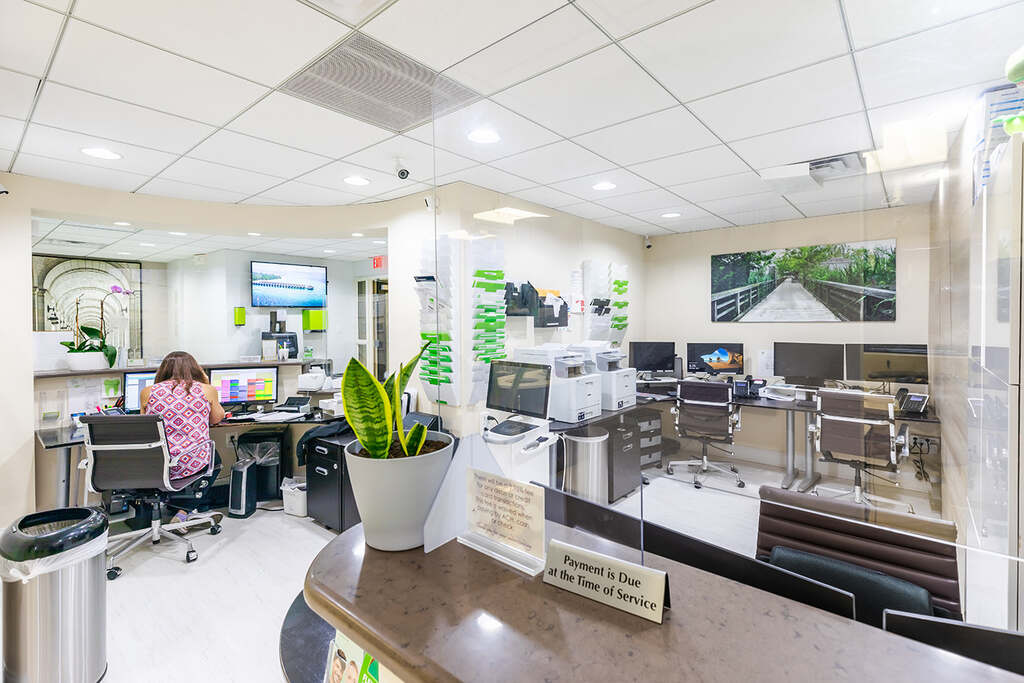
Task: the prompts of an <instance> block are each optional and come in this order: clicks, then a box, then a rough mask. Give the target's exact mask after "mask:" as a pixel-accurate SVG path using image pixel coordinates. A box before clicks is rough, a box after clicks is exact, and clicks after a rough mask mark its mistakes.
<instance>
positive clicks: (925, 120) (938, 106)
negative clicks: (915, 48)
mask: <svg viewBox="0 0 1024 683" xmlns="http://www.w3.org/2000/svg"><path fill="white" fill-rule="evenodd" d="M1004 84H1005V85H1008V84H1007V83H1006V81H1005V80H1004V79H999V80H994V81H985V82H984V83H979V84H977V85H969V86H967V87H966V88H956V89H955V90H950V91H948V92H943V93H938V94H936V95H927V96H925V97H918V98H915V99H912V100H908V101H906V102H900V103H898V104H890V105H887V106H884V107H878V108H876V109H869V110H868V120H869V121H870V122H871V131H872V132H873V133H874V135H875V141H876V142H877V144H879V145H883V144H884V143H885V128H886V126H889V125H892V124H895V123H902V122H906V121H916V122H918V123H919V124H920V125H921V127H927V126H932V125H935V126H940V127H941V128H942V129H943V130H946V131H958V130H960V127H961V126H962V125H963V123H964V121H965V120H966V119H967V112H968V111H969V110H970V107H971V105H972V104H973V103H974V101H975V100H976V99H977V98H978V97H979V96H980V95H981V94H982V93H983V92H984V91H985V90H987V89H989V88H993V87H996V86H998V85H1004Z"/></svg>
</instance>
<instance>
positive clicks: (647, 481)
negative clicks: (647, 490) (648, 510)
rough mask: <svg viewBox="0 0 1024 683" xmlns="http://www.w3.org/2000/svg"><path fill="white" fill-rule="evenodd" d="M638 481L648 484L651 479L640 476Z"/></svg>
mask: <svg viewBox="0 0 1024 683" xmlns="http://www.w3.org/2000/svg"><path fill="white" fill-rule="evenodd" d="M640 483H641V484H643V485H644V486H650V484H651V480H650V479H648V478H647V477H640Z"/></svg>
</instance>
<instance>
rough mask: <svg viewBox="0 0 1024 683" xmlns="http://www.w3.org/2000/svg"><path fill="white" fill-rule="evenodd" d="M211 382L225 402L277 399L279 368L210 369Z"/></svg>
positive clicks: (266, 401)
mask: <svg viewBox="0 0 1024 683" xmlns="http://www.w3.org/2000/svg"><path fill="white" fill-rule="evenodd" d="M210 384H212V385H213V388H214V389H216V390H217V397H218V399H219V400H220V402H221V403H223V404H237V403H274V402H276V401H277V368H221V369H217V370H211V371H210Z"/></svg>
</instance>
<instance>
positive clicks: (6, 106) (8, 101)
mask: <svg viewBox="0 0 1024 683" xmlns="http://www.w3.org/2000/svg"><path fill="white" fill-rule="evenodd" d="M38 85H39V79H38V78H33V77H32V76H26V75H24V74H16V73H14V72H13V71H5V70H4V69H0V93H3V97H0V116H11V117H13V118H16V119H24V118H27V117H28V114H29V110H30V109H31V108H32V99H33V98H34V97H35V96H36V87H37V86H38Z"/></svg>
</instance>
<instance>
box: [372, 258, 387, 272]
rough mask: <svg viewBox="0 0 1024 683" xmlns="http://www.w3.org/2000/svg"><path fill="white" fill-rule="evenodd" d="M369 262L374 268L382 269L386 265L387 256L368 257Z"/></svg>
mask: <svg viewBox="0 0 1024 683" xmlns="http://www.w3.org/2000/svg"><path fill="white" fill-rule="evenodd" d="M370 262H371V263H372V264H373V269H374V270H383V269H384V268H387V267H388V257H387V256H374V257H373V258H372V259H370Z"/></svg>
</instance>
